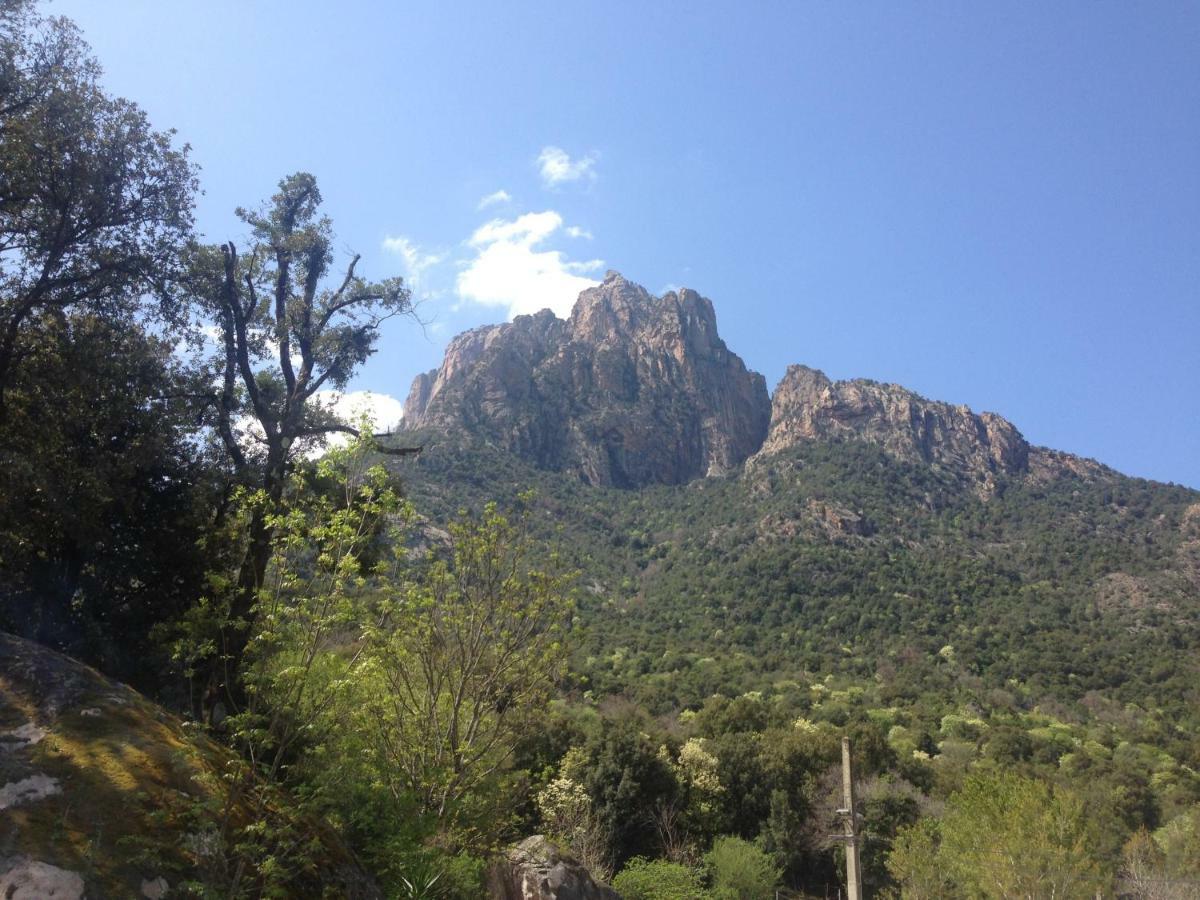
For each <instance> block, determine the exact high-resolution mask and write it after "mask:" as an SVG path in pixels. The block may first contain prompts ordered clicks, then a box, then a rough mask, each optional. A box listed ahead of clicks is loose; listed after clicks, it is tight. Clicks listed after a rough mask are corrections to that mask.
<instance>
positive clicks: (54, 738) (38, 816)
mask: <svg viewBox="0 0 1200 900" xmlns="http://www.w3.org/2000/svg"><path fill="white" fill-rule="evenodd" d="M231 758H232V757H231V754H230V752H229V751H228V750H226V749H225V748H223V747H220V746H218V745H217V744H215V743H214V742H212V741H210V740H208V739H206V738H204V737H202V736H200V735H198V734H195V733H194V732H193V731H192V730H191V729H189V728H188V727H186V726H185V725H184V723H183V722H181V721H180V720H179V719H177V718H175V717H174V716H172V715H170V714H169V713H167V712H166V711H165V710H164V709H162V708H161V707H159V706H156V705H155V704H153V703H151V702H150V701H148V700H147V699H146V698H145V697H143V696H141V695H140V694H138V693H137V692H136V691H134V690H132V689H130V688H128V687H126V686H125V685H122V684H120V683H119V682H116V681H113V680H111V679H109V678H106V677H104V676H103V675H101V674H100V673H99V672H96V671H95V670H93V669H90V668H88V667H87V666H85V665H83V664H82V663H79V662H76V661H75V660H72V659H69V658H68V657H65V656H63V655H61V654H59V653H55V652H54V651H53V650H49V649H47V648H45V647H42V646H40V645H38V644H35V643H32V642H30V641H25V640H21V639H20V638H16V637H13V636H12V635H10V634H6V633H4V632H0V897H12V898H31V900H32V898H35V897H36V898H44V897H55V898H61V900H75V898H81V897H85V896H86V897H146V898H154V897H166V896H174V895H175V893H176V891H175V890H174V888H173V885H177V883H178V882H179V881H180V880H181V879H183V880H196V881H201V882H204V883H206V884H209V885H210V886H212V887H213V888H214V889H219V888H220V885H221V882H220V879H219V878H216V880H213V877H210V876H213V873H216V872H221V871H224V869H223V864H224V863H226V862H228V859H227V858H225V857H221V858H217V854H218V852H219V850H218V848H219V840H218V837H219V826H220V824H221V822H220V821H219V820H214V819H212V818H211V816H212V815H213V813H212V811H213V810H222V809H226V808H229V809H231V810H232V813H231V814H232V815H235V816H242V815H245V814H246V813H247V812H248V810H246V809H245V808H244V804H242V805H238V804H237V802H236V801H234V805H232V806H228V805H227V799H228V795H227V794H226V793H224V792H225V791H226V787H225V784H226V782H225V779H224V778H223V777H222V776H223V774H224V773H225V772H226V771H227V767H228V764H229V762H230V760H231ZM305 824H306V827H307V826H308V825H310V824H312V823H307V822H306V823H305ZM314 840H315V842H316V844H319V845H320V849H319V850H317V851H315V861H316V865H315V867H314V869H313V870H312V871H311V875H306V876H304V879H303V880H302V881H298V882H297V883H296V884H295V886H294V890H295V896H322V891H323V890H324V889H325V888H328V889H329V890H331V891H332V892H333V893H334V895H336V896H339V897H359V898H372V897H379V896H381V894H380V893H379V891H378V889H377V888H376V887H375V885H374V883H373V882H372V880H371V879H370V878H369V877H368V876H367V875H366V873H365V872H363V870H362V869H361V868H359V867H358V865H357V864H356V863H355V862H354V860H353V858H352V857H351V856H350V854H349V853H348V851H346V849H345V848H344V847H343V846H341V845H340V844H338V843H337V841H336V839H335V838H334V837H333V835H332V832H328V833H326V831H325V830H323V829H322V830H321V831H320V833H317V834H314Z"/></svg>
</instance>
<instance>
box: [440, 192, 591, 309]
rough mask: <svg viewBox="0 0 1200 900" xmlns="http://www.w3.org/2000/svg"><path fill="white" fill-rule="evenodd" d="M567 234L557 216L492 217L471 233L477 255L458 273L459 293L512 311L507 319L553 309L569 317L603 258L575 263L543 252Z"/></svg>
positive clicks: (554, 252)
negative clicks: (551, 241)
mask: <svg viewBox="0 0 1200 900" xmlns="http://www.w3.org/2000/svg"><path fill="white" fill-rule="evenodd" d="M561 230H563V220H562V216H560V215H559V214H558V213H557V212H554V211H553V210H546V211H545V212H540V213H526V214H525V215H523V216H519V217H518V218H516V219H513V220H512V221H506V220H504V219H493V220H492V221H490V222H488V223H486V224H485V225H482V226H481V227H480V228H479V229H478V230H476V232H475V233H474V234H473V235H471V240H470V241H469V244H470V246H471V247H473V248H475V250H476V256H475V258H474V259H472V260H471V261H470V262H469V263H468V264H467V266H466V268H464V269H463V270H462V271H461V272H460V273H459V275H458V282H457V289H458V295H459V297H461V298H462V299H464V300H470V301H473V302H475V303H482V304H484V305H487V306H505V307H508V317H509V318H510V319H511V318H513V317H514V316H519V315H524V314H528V313H535V312H537V311H538V310H541V309H549V310H551V311H553V312H554V314H555V315H557V316H559V317H562V318H566V317H567V316H568V315H570V313H571V307H572V306H573V305H574V303H575V298H576V297H578V296H579V292H580V291H582V290H584V289H585V288H589V287H594V286H595V285H596V284H598V283H599V282H597V281H596V280H594V279H592V278H588V277H585V276H586V273H589V272H594V271H595V270H597V269H599V268H601V267H602V266H603V265H604V262H603V260H599V259H593V260H588V261H585V262H572V261H569V260H567V259H565V258H564V256H563V253H562V251H559V250H545V249H539V248H540V247H541V246H542V245H543V244H544V243H545V242H546V241H547V240H548V239H550V238H551V237H552V236H553V235H554V234H556V233H557V232H559V231H561Z"/></svg>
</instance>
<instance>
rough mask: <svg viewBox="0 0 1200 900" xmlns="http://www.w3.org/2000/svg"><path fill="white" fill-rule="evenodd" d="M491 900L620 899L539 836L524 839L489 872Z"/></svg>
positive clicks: (580, 865) (615, 893)
mask: <svg viewBox="0 0 1200 900" xmlns="http://www.w3.org/2000/svg"><path fill="white" fill-rule="evenodd" d="M488 897H489V898H490V900H621V897H620V895H619V894H618V893H617V892H616V891H614V890H613V889H612V888H610V887H609V886H608V885H605V884H600V883H599V882H597V881H596V880H595V879H593V878H592V876H591V874H590V873H589V872H588V870H587V869H586V868H584V867H583V865H582V864H581V863H579V862H578V861H577V860H575V859H573V858H572V857H570V856H567V855H566V854H564V853H563V852H562V851H561V850H559V849H558V848H557V847H556V846H555V845H554V844H552V843H551V842H550V841H548V840H546V838H545V837H543V836H542V835H540V834H535V835H534V836H533V837H529V838H526V839H525V840H523V841H521V843H519V844H517V846H516V847H513V848H512V849H511V850H510V851H509V852H508V854H507V856H506V857H505V858H504V859H503V860H501V861H499V862H497V863H496V864H495V865H493V866H492V868H491V871H490V872H489V873H488Z"/></svg>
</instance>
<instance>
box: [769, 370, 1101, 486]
mask: <svg viewBox="0 0 1200 900" xmlns="http://www.w3.org/2000/svg"><path fill="white" fill-rule="evenodd" d="M844 439H852V440H860V441H865V442H867V443H871V444H876V445H878V446H880V447H882V448H883V449H884V450H885V451H887V452H888V453H889V454H891V455H892V456H894V457H896V458H898V459H903V460H906V461H908V462H922V463H926V464H929V465H936V466H940V467H942V468H945V469H948V470H950V471H953V472H955V473H957V474H959V475H962V476H965V477H966V478H968V479H970V480H972V481H974V482H975V483H976V485H977V488H978V490H979V492H980V493H981V494H983V495H987V494H990V493H991V492H992V490H994V488H995V486H996V483H997V478H998V477H1000V476H1023V475H1032V476H1034V477H1042V478H1045V477H1053V476H1056V475H1061V474H1065V473H1067V472H1072V473H1074V474H1077V475H1085V476H1086V475H1094V474H1097V473H1098V472H1099V471H1100V470H1101V467H1100V466H1099V465H1097V464H1096V463H1093V462H1091V461H1090V460H1082V459H1079V458H1078V457H1073V456H1070V455H1069V454H1066V453H1058V452H1056V451H1053V450H1046V449H1044V448H1041V447H1034V446H1032V445H1030V444H1029V442H1028V441H1026V440H1025V438H1024V437H1023V436H1022V434H1021V432H1020V431H1018V430H1017V428H1016V426H1015V425H1013V424H1012V423H1011V422H1009V421H1008V420H1007V419H1005V418H1003V417H1002V416H999V415H997V414H996V413H990V412H983V413H975V412H972V411H971V410H970V409H969V408H967V407H966V406H955V405H952V404H950V403H943V402H940V401H937V400H927V399H925V398H924V397H922V396H920V395H919V394H916V393H913V392H912V391H910V390H908V389H907V388H904V387H901V386H900V385H898V384H880V383H879V382H877V381H870V380H867V379H854V380H851V381H832V380H830V379H829V377H828V376H826V375H825V373H823V372H819V371H817V370H816V369H810V368H809V367H808V366H800V365H794V366H789V367H788V370H787V374H785V375H784V377H783V380H782V381H780V382H779V385H778V387H776V388H775V393H774V395H773V396H772V399H771V426H770V429H769V431H768V433H767V438H766V440H765V441H764V442H763V446H762V449H761V450H760V451H759V458H765V457H768V456H770V455H772V454H775V453H778V452H780V451H782V450H786V449H787V448H789V447H792V446H795V445H796V444H799V443H802V442H804V441H819V440H825V441H828V440H844Z"/></svg>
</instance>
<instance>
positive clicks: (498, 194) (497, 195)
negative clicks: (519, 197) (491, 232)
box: [475, 188, 512, 209]
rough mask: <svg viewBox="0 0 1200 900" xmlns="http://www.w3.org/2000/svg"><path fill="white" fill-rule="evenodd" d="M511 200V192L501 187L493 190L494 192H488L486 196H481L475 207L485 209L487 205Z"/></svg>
mask: <svg viewBox="0 0 1200 900" xmlns="http://www.w3.org/2000/svg"><path fill="white" fill-rule="evenodd" d="M511 200H512V194H510V193H509V192H508V191H506V190H504V189H503V188H501V189H500V190H498V191H495V192H494V193H491V194H488V195H487V196H486V197H483V198H482V199H480V201H479V205H478V206H477V207H475V208H476V209H487V208H488V207H489V206H497V205H498V204H501V203H508V202H510V201H511Z"/></svg>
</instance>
